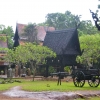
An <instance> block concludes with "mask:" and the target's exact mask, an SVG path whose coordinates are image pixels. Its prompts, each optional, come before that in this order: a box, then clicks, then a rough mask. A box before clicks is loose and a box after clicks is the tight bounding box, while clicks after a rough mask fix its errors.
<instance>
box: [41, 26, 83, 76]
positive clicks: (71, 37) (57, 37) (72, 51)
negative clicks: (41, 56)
mask: <svg viewBox="0 0 100 100" xmlns="http://www.w3.org/2000/svg"><path fill="white" fill-rule="evenodd" d="M43 45H44V46H47V47H49V48H51V49H52V50H53V51H54V52H56V54H57V57H56V58H48V59H47V67H46V72H47V73H46V76H48V66H51V65H52V66H53V67H55V68H57V71H64V67H65V66H77V62H76V57H77V56H78V55H81V54H82V52H81V49H80V43H79V38H78V31H77V28H71V29H65V30H56V31H52V32H50V31H47V34H46V36H45V39H44V42H43Z"/></svg>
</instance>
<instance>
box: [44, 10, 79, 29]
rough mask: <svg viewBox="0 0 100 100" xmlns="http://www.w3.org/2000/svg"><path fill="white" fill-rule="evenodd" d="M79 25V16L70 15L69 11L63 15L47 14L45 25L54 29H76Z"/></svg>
mask: <svg viewBox="0 0 100 100" xmlns="http://www.w3.org/2000/svg"><path fill="white" fill-rule="evenodd" d="M79 23H80V16H78V15H73V14H71V12H70V11H66V12H65V13H64V14H63V13H51V14H47V16H46V22H45V24H46V25H48V26H53V27H55V28H56V29H65V28H72V27H77V25H78V24H79Z"/></svg>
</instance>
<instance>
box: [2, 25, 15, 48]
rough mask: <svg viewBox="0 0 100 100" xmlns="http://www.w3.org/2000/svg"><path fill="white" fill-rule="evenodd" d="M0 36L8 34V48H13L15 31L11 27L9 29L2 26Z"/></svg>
mask: <svg viewBox="0 0 100 100" xmlns="http://www.w3.org/2000/svg"><path fill="white" fill-rule="evenodd" d="M0 34H6V35H7V42H8V48H12V47H13V39H12V38H13V37H14V31H13V28H12V27H11V26H8V27H7V28H6V27H5V25H0Z"/></svg>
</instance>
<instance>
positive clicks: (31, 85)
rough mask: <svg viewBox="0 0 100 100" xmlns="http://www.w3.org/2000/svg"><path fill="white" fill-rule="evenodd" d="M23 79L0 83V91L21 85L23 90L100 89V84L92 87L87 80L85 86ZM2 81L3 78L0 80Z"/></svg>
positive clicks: (93, 99) (92, 99) (94, 99)
mask: <svg viewBox="0 0 100 100" xmlns="http://www.w3.org/2000/svg"><path fill="white" fill-rule="evenodd" d="M18 80H21V81H22V82H21V83H18V82H14V83H7V84H0V91H4V90H8V89H10V88H11V87H14V86H21V87H22V89H23V90H26V91H76V90H81V91H83V90H100V86H98V87H96V88H94V87H90V86H89V85H88V83H87V82H86V83H85V85H84V87H75V86H74V84H73V82H62V85H57V81H32V80H30V81H29V80H28V81H27V80H25V79H18ZM0 81H2V80H0ZM99 99H100V98H98V97H96V98H94V97H93V98H90V99H89V100H99ZM76 100H85V99H76Z"/></svg>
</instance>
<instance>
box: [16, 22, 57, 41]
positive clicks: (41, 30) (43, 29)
mask: <svg viewBox="0 0 100 100" xmlns="http://www.w3.org/2000/svg"><path fill="white" fill-rule="evenodd" d="M25 26H26V24H20V23H17V27H18V34H19V37H20V39H27V37H25V36H23V34H24V28H25ZM36 29H37V32H38V34H37V39H38V40H40V41H44V38H45V35H46V31H54V30H55V28H54V27H47V26H36Z"/></svg>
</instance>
